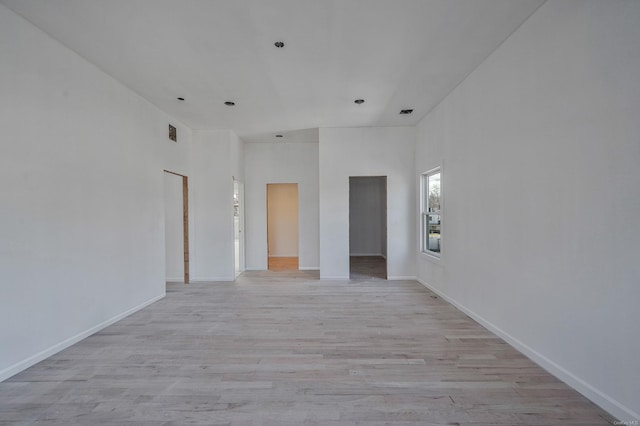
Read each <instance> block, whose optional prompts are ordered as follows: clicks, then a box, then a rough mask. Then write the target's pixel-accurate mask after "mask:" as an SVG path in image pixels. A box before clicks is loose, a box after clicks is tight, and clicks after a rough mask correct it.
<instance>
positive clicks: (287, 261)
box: [269, 257, 298, 271]
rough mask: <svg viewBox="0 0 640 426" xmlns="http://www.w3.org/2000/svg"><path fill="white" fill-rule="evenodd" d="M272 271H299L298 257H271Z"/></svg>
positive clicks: (270, 265)
mask: <svg viewBox="0 0 640 426" xmlns="http://www.w3.org/2000/svg"><path fill="white" fill-rule="evenodd" d="M269 270H270V271H297V270H298V258H297V257H269Z"/></svg>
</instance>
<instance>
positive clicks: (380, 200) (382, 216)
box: [349, 177, 387, 256]
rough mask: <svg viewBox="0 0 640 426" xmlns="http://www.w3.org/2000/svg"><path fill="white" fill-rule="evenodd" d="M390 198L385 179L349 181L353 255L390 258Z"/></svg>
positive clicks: (350, 237)
mask: <svg viewBox="0 0 640 426" xmlns="http://www.w3.org/2000/svg"><path fill="white" fill-rule="evenodd" d="M386 198H387V196H386V182H385V178H384V177H366V178H362V177H360V178H353V179H350V180H349V254H350V255H351V256H386V255H387V253H386V251H387V242H386V235H387V223H386V222H387V199H386Z"/></svg>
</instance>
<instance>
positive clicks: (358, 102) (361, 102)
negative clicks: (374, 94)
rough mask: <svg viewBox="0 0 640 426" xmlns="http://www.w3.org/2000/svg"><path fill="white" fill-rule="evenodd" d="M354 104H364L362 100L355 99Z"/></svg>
mask: <svg viewBox="0 0 640 426" xmlns="http://www.w3.org/2000/svg"><path fill="white" fill-rule="evenodd" d="M353 102H355V103H357V104H358V105H360V104H363V103H364V99H356V100H355V101H353Z"/></svg>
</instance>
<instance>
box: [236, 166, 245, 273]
mask: <svg viewBox="0 0 640 426" xmlns="http://www.w3.org/2000/svg"><path fill="white" fill-rule="evenodd" d="M233 236H234V264H235V276H236V277H237V276H238V275H240V274H241V273H242V271H244V269H245V267H244V184H243V183H242V182H238V181H237V180H235V179H234V181H233Z"/></svg>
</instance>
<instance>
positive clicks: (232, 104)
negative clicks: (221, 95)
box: [224, 101, 236, 106]
mask: <svg viewBox="0 0 640 426" xmlns="http://www.w3.org/2000/svg"><path fill="white" fill-rule="evenodd" d="M224 104H225V105H226V106H234V105H235V104H236V103H235V102H232V101H226V102H225V103H224Z"/></svg>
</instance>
